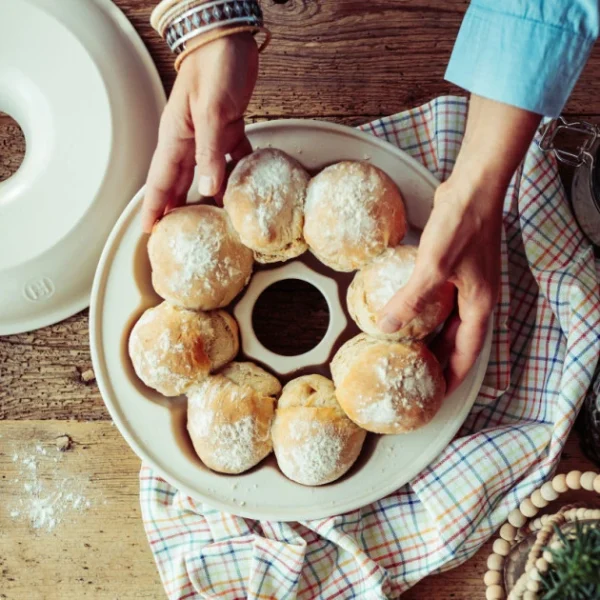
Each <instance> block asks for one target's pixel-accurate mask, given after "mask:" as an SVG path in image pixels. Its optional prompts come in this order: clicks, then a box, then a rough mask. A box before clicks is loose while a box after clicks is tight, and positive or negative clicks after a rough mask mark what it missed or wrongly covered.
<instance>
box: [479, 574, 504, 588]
mask: <svg viewBox="0 0 600 600" xmlns="http://www.w3.org/2000/svg"><path fill="white" fill-rule="evenodd" d="M483 583H485V585H500V584H501V583H502V573H500V571H487V572H486V574H485V575H484V576H483Z"/></svg>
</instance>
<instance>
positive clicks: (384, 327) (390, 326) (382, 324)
mask: <svg viewBox="0 0 600 600" xmlns="http://www.w3.org/2000/svg"><path fill="white" fill-rule="evenodd" d="M378 327H379V329H381V331H383V333H394V332H396V331H398V329H402V322H401V321H399V320H398V319H396V317H394V316H393V315H385V317H383V319H381V320H380V321H379V323H378Z"/></svg>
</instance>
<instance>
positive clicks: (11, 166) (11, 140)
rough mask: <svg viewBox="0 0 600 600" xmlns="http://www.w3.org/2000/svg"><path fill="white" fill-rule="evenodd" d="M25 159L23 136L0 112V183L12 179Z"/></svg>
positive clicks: (15, 124)
mask: <svg viewBox="0 0 600 600" xmlns="http://www.w3.org/2000/svg"><path fill="white" fill-rule="evenodd" d="M24 158H25V134H24V133H23V130H22V129H21V127H20V126H19V124H18V123H17V122H16V121H15V120H14V119H13V118H12V117H11V116H10V115H7V114H6V113H3V112H0V181H5V180H6V179H8V178H9V177H12V176H13V175H14V174H15V173H16V172H17V171H18V170H19V167H20V166H21V163H22V162H23V159H24Z"/></svg>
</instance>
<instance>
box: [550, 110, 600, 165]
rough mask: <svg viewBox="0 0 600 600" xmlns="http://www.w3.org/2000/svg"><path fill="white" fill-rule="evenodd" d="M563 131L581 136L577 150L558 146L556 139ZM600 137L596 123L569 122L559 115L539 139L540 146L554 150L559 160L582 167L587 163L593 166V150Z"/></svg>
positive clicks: (599, 130) (599, 129)
mask: <svg viewBox="0 0 600 600" xmlns="http://www.w3.org/2000/svg"><path fill="white" fill-rule="evenodd" d="M561 132H563V133H568V134H576V135H580V136H581V140H580V142H579V145H578V146H577V148H576V150H575V151H570V150H564V149H562V148H557V147H556V145H555V140H556V138H557V135H558V134H559V133H561ZM598 139H600V128H598V127H597V126H596V125H592V124H591V123H586V122H585V121H572V122H570V123H569V122H568V121H567V120H566V119H565V118H564V117H558V119H554V120H553V121H550V123H548V125H546V127H545V128H544V131H543V133H542V137H541V138H540V140H539V141H538V146H539V147H540V149H541V150H542V151H544V152H552V153H553V154H554V156H556V158H557V159H558V160H559V161H561V162H563V163H565V164H567V165H570V166H572V167H580V166H581V165H584V164H585V165H588V166H589V167H590V168H593V166H594V154H593V153H592V152H591V150H592V148H593V147H594V145H595V144H596V141H597V140H598Z"/></svg>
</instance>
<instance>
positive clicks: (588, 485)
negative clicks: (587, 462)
mask: <svg viewBox="0 0 600 600" xmlns="http://www.w3.org/2000/svg"><path fill="white" fill-rule="evenodd" d="M594 479H596V473H594V471H586V472H585V473H584V474H583V475H582V476H581V487H582V488H583V489H584V490H587V491H588V492H593V491H594Z"/></svg>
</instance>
